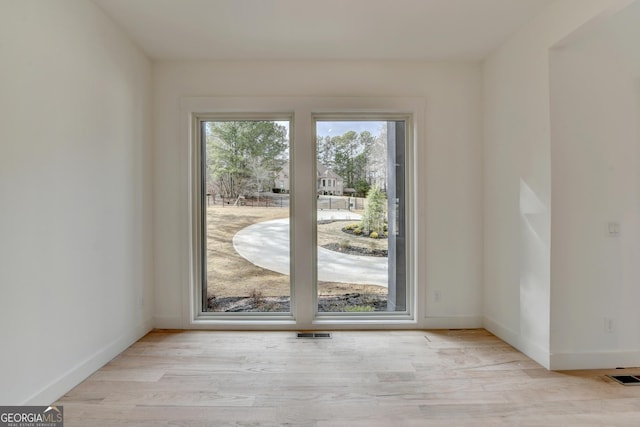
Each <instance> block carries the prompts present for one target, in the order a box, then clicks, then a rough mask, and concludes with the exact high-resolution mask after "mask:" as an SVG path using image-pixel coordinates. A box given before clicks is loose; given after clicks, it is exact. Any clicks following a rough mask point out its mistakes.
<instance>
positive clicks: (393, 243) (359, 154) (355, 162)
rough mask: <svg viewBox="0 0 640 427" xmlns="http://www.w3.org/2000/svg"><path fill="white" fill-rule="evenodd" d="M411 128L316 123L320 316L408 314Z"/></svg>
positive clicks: (332, 120) (371, 121)
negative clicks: (407, 154)
mask: <svg viewBox="0 0 640 427" xmlns="http://www.w3.org/2000/svg"><path fill="white" fill-rule="evenodd" d="M406 121H407V119H404V118H403V119H401V120H390V119H385V117H380V118H367V117H366V116H364V117H360V118H357V119H349V118H344V117H340V116H322V115H319V116H316V120H315V134H316V162H315V163H316V165H315V166H316V184H317V185H316V191H317V194H316V239H317V253H316V304H317V312H318V315H319V316H322V315H326V314H331V315H336V314H337V315H343V316H352V317H353V316H359V317H362V316H372V315H373V316H380V315H384V314H388V313H389V312H393V313H398V312H400V313H406V312H407V307H408V301H407V297H408V295H409V293H408V292H407V286H408V285H407V283H408V281H407V274H406V271H407V250H406V248H407V240H406V230H407V226H406V225H407V219H406V216H407V209H406V206H407V201H406V191H405V184H406V168H405V152H406V146H407V138H406V128H407V126H406Z"/></svg>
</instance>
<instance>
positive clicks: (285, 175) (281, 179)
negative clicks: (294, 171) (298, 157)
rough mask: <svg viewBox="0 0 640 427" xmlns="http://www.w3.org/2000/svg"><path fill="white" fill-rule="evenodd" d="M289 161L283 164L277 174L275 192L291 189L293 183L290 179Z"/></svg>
mask: <svg viewBox="0 0 640 427" xmlns="http://www.w3.org/2000/svg"><path fill="white" fill-rule="evenodd" d="M289 171H290V169H289V162H287V163H285V164H284V165H283V166H282V169H281V170H280V172H278V173H277V174H276V177H275V179H274V183H273V192H274V193H288V192H289V190H290V189H291V183H290V181H289Z"/></svg>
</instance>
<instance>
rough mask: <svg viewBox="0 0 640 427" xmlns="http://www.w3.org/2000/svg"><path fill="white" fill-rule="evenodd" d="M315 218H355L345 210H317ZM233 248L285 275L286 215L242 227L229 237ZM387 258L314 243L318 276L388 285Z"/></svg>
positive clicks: (323, 279) (344, 281)
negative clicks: (327, 247) (352, 253)
mask: <svg viewBox="0 0 640 427" xmlns="http://www.w3.org/2000/svg"><path fill="white" fill-rule="evenodd" d="M318 219H319V220H326V219H336V220H339V219H347V220H354V221H355V220H359V219H360V215H358V214H354V213H352V212H349V211H327V210H324V211H318ZM233 246H234V248H235V250H236V251H237V252H238V253H239V254H240V255H241V256H242V257H243V258H245V259H246V260H247V261H249V262H251V263H252V264H255V265H257V266H258V267H262V268H266V269H267V270H271V271H275V272H277V273H281V274H286V275H288V274H289V272H290V268H289V254H290V251H289V219H288V218H285V219H275V220H272V221H264V222H259V223H257V224H253V225H250V226H248V227H245V228H243V229H242V230H240V231H239V232H237V233H236V235H235V236H234V237H233ZM388 269H389V266H388V263H387V258H382V257H368V256H358V255H347V254H342V253H340V252H335V251H330V250H328V249H324V248H321V247H318V280H319V281H323V282H341V283H356V284H363V285H378V286H384V287H385V288H386V287H387V286H388Z"/></svg>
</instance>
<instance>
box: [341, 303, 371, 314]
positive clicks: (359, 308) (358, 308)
mask: <svg viewBox="0 0 640 427" xmlns="http://www.w3.org/2000/svg"><path fill="white" fill-rule="evenodd" d="M344 311H348V312H350V313H364V312H369V311H373V307H371V306H370V305H352V306H348V307H345V309H344Z"/></svg>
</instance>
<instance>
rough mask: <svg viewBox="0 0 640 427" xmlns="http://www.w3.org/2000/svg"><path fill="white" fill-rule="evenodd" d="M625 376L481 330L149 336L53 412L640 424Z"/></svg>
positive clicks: (327, 422)
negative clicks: (545, 364)
mask: <svg viewBox="0 0 640 427" xmlns="http://www.w3.org/2000/svg"><path fill="white" fill-rule="evenodd" d="M622 372H625V371H620V370H618V371H616V370H612V371H582V372H577V371H572V372H549V371H547V370H545V369H544V368H542V367H540V365H538V364H537V363H535V362H533V361H532V360H530V359H529V358H527V357H526V356H524V355H523V354H522V353H520V352H518V351H516V350H515V349H513V348H512V347H511V346H509V345H507V344H505V343H504V342H502V341H501V340H499V339H497V338H496V337H494V336H493V335H491V334H490V333H488V332H486V331H484V330H460V331H367V332H364V331H357V332H355V331H354V332H352V331H346V332H345V331H338V332H334V333H333V338H332V339H317V340H310V339H296V338H295V334H294V333H293V332H210V331H180V332H177V331H154V332H151V333H150V334H148V335H147V336H145V337H144V338H142V339H141V340H140V341H138V342H137V343H135V344H134V345H133V346H131V347H130V348H129V349H127V350H126V351H125V352H124V353H122V354H121V355H120V356H118V357H117V358H115V359H114V360H113V361H111V362H110V363H109V364H107V365H106V366H104V367H103V368H102V369H100V370H99V371H97V372H96V373H95V374H93V375H92V376H91V377H89V378H88V379H87V380H85V381H84V382H83V383H82V384H80V385H78V386H77V387H76V388H74V389H73V390H71V391H70V392H69V393H67V394H66V395H65V396H64V397H62V398H61V399H60V400H59V401H57V402H56V404H57V405H64V415H65V426H66V427H71V426H83V427H84V426H263V425H264V426H367V427H369V426H393V427H400V426H640V387H628V386H627V387H625V386H622V385H619V384H617V383H614V382H613V381H612V380H610V379H608V378H606V377H605V374H607V373H618V374H619V373H622ZM634 372H635V373H640V370H635V371H634Z"/></svg>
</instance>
